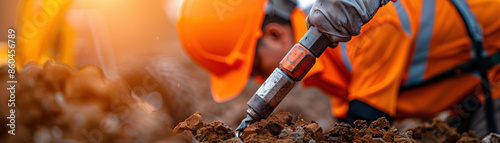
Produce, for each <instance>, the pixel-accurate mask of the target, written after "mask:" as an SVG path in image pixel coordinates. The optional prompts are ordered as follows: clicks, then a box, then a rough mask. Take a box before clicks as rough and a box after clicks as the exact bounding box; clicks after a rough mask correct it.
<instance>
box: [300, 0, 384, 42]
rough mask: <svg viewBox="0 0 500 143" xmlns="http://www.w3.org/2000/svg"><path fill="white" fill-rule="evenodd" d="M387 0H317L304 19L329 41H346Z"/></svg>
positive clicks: (358, 31)
mask: <svg viewBox="0 0 500 143" xmlns="http://www.w3.org/2000/svg"><path fill="white" fill-rule="evenodd" d="M389 1H390V0H317V1H316V2H315V3H314V5H313V7H312V8H311V11H310V13H309V15H308V16H307V20H306V21H307V24H308V25H309V26H314V27H317V28H318V31H320V32H321V33H323V34H325V35H326V36H327V37H328V38H329V39H330V41H332V42H334V43H337V42H346V41H349V40H350V39H351V37H352V36H356V35H358V34H359V33H360V30H361V26H362V25H364V24H365V23H367V22H368V21H370V19H372V17H373V15H375V13H376V12H377V10H378V8H379V7H381V6H383V5H385V4H387V3H388V2H389ZM334 46H336V45H334Z"/></svg>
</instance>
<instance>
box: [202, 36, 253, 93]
mask: <svg viewBox="0 0 500 143" xmlns="http://www.w3.org/2000/svg"><path fill="white" fill-rule="evenodd" d="M257 39H258V38H256V39H254V40H253V41H251V42H250V43H252V45H250V46H253V47H255V46H256V43H257ZM245 53H247V54H244V55H241V56H242V57H241V58H242V59H243V60H241V61H242V65H241V66H239V67H238V68H236V69H232V70H231V71H229V72H228V73H227V74H224V75H222V76H217V75H215V74H210V90H211V93H212V98H213V99H214V100H215V101H216V102H218V103H222V102H226V101H229V100H231V99H233V98H235V97H236V96H237V95H239V94H240V93H241V91H242V90H243V89H244V88H245V86H246V84H247V82H248V79H250V74H251V72H252V67H253V62H254V57H255V48H248V51H246V52H245Z"/></svg>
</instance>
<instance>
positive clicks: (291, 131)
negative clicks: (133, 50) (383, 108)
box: [164, 112, 479, 143]
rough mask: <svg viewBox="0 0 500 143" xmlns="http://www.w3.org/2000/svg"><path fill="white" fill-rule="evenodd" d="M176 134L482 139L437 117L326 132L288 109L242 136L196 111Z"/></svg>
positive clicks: (404, 141)
mask: <svg viewBox="0 0 500 143" xmlns="http://www.w3.org/2000/svg"><path fill="white" fill-rule="evenodd" d="M173 133H174V134H175V135H173V136H171V137H169V138H168V139H167V140H164V141H165V142H300V143H302V142H401V143H413V142H438V143H441V142H459V143H479V140H478V139H477V138H476V135H475V134H474V132H465V133H462V134H459V133H457V132H456V129H454V128H451V127H449V126H448V124H446V122H445V121H443V120H440V119H435V120H433V121H432V123H425V124H422V125H419V126H416V127H414V128H411V129H408V130H407V131H405V132H404V133H399V132H397V130H396V128H394V127H393V126H391V125H390V123H389V122H388V121H387V120H386V119H385V118H379V119H378V120H376V121H373V122H372V123H371V124H367V122H366V121H363V120H357V121H355V122H354V126H351V125H349V124H346V123H335V124H334V126H333V128H331V129H329V130H328V131H326V132H324V131H323V129H322V128H321V127H320V126H319V125H318V123H316V122H315V121H311V122H307V121H305V120H304V119H302V118H300V117H296V118H295V119H294V118H293V117H292V115H291V114H290V113H288V112H281V113H279V114H274V115H271V116H269V118H267V119H264V120H261V121H259V122H256V123H254V124H251V125H250V126H248V127H247V128H246V129H245V130H244V132H243V135H242V137H241V138H237V137H235V136H234V132H233V130H232V129H231V128H229V127H228V126H227V125H225V124H224V123H222V122H221V121H207V122H203V118H202V116H201V114H200V113H198V112H197V113H195V114H193V115H191V116H190V117H189V118H187V119H186V120H185V121H183V122H181V123H179V124H178V125H177V126H176V127H175V128H174V129H173Z"/></svg>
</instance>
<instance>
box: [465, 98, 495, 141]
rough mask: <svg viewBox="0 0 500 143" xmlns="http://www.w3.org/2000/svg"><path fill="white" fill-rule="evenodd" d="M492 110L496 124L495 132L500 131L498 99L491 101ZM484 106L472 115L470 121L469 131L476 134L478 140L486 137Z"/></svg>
mask: <svg viewBox="0 0 500 143" xmlns="http://www.w3.org/2000/svg"><path fill="white" fill-rule="evenodd" d="M493 104H494V107H493V110H494V113H495V122H496V123H497V130H498V129H500V98H499V99H496V100H493ZM484 112H485V109H484V106H481V107H479V110H477V111H476V112H475V113H474V114H472V117H471V121H470V126H469V128H470V130H472V131H474V132H476V135H477V137H478V138H480V139H482V138H484V137H485V136H486V135H488V134H489V133H488V127H487V126H488V125H487V123H486V116H485V113H484Z"/></svg>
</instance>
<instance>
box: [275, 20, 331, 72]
mask: <svg viewBox="0 0 500 143" xmlns="http://www.w3.org/2000/svg"><path fill="white" fill-rule="evenodd" d="M330 45H332V42H331V41H330V40H329V39H328V37H326V36H325V35H323V34H322V33H321V32H319V31H318V29H317V28H316V27H314V26H311V27H310V28H309V30H307V32H306V34H304V36H302V39H300V41H299V43H297V44H295V45H294V46H293V47H292V49H291V50H290V51H289V52H288V54H287V55H286V56H285V57H284V58H283V60H281V62H280V65H279V68H280V69H282V70H283V71H284V72H286V73H287V75H288V76H290V78H292V79H293V80H294V81H300V80H302V78H304V76H305V75H306V74H307V72H309V70H310V69H311V68H312V67H313V66H314V64H315V63H316V58H318V57H319V56H320V55H321V54H322V53H323V52H324V51H325V50H326V48H328V46H330Z"/></svg>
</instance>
